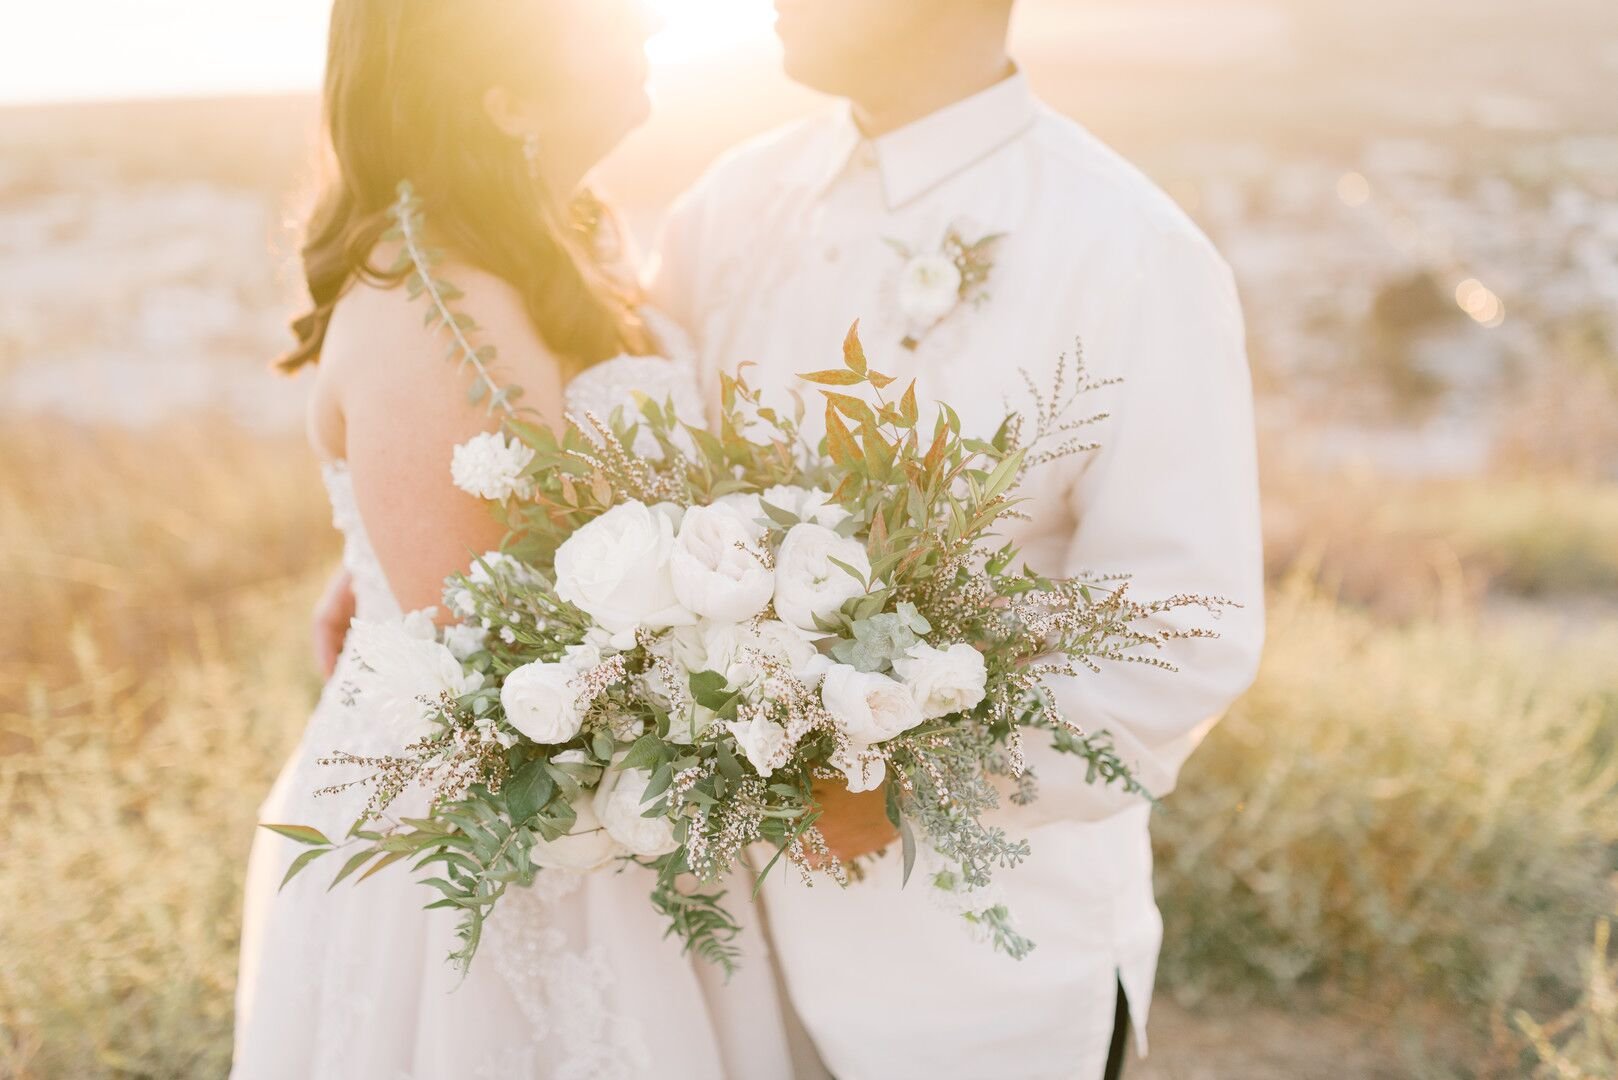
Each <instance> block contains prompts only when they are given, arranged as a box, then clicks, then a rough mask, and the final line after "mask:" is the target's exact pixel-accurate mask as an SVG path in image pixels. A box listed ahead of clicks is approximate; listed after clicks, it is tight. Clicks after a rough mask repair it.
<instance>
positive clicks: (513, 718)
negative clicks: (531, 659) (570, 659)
mask: <svg viewBox="0 0 1618 1080" xmlns="http://www.w3.org/2000/svg"><path fill="white" fill-rule="evenodd" d="M577 677H578V672H577V671H575V670H574V669H573V668H572V667H571V666H569V665H567V664H527V665H525V666H523V667H520V668H518V669H517V670H516V671H513V672H512V673H511V674H510V675H507V676H506V681H505V684H504V685H502V686H501V687H500V705H501V707H503V708H504V709H505V711H506V723H508V724H510V725H511V726H512V727H514V728H516V729H517V730H518V731H520V732H522V733H523V734H524V735H526V736H528V737H529V738H530V739H532V740H534V741H535V742H537V743H543V744H545V745H548V746H549V745H555V744H556V743H565V742H567V741H568V740H569V739H572V738H574V737H576V736H577V735H578V733H579V730H580V729H581V728H582V727H583V726H584V711H583V710H582V709H580V708H579V691H578V688H577V687H575V686H574V685H573V680H574V679H575V678H577Z"/></svg>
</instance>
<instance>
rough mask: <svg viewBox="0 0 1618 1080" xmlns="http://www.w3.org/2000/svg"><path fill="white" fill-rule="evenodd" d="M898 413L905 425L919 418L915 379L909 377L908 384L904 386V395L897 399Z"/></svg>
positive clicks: (919, 411)
mask: <svg viewBox="0 0 1618 1080" xmlns="http://www.w3.org/2000/svg"><path fill="white" fill-rule="evenodd" d="M899 415H900V416H902V417H904V422H905V424H906V425H913V424H915V422H916V421H917V420H918V419H920V418H921V410H920V409H919V408H918V407H917V405H916V380H914V379H911V380H910V385H909V386H907V387H905V393H904V397H902V398H900V399H899Z"/></svg>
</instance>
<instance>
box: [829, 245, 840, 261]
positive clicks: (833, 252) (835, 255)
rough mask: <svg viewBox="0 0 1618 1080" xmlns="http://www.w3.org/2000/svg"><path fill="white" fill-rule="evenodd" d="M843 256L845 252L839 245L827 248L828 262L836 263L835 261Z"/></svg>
mask: <svg viewBox="0 0 1618 1080" xmlns="http://www.w3.org/2000/svg"><path fill="white" fill-rule="evenodd" d="M842 257H843V253H842V251H840V250H839V249H838V248H837V247H835V246H833V247H829V248H827V249H826V261H827V262H829V263H834V262H836V261H837V260H838V259H840V258H842Z"/></svg>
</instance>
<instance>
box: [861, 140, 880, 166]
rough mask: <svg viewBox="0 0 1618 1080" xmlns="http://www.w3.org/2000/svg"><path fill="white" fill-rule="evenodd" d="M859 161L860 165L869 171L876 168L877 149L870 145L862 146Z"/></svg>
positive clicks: (864, 144)
mask: <svg viewBox="0 0 1618 1080" xmlns="http://www.w3.org/2000/svg"><path fill="white" fill-rule="evenodd" d="M858 160H859V163H860V165H861V166H862V167H864V168H867V169H871V168H875V167H876V147H874V146H872V145H871V144H870V143H863V144H861V146H860V154H859V159H858Z"/></svg>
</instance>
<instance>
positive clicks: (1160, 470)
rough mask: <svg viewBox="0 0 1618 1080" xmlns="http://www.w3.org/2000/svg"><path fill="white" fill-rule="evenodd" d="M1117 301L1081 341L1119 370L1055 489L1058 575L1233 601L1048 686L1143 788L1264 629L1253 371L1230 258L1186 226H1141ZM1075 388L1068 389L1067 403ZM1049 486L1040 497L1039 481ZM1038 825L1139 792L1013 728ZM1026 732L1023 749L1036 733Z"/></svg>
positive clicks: (1152, 592)
mask: <svg viewBox="0 0 1618 1080" xmlns="http://www.w3.org/2000/svg"><path fill="white" fill-rule="evenodd" d="M1120 301H1121V302H1125V303H1127V305H1128V308H1127V311H1128V313H1127V314H1125V315H1123V316H1121V317H1119V318H1118V321H1117V322H1116V324H1115V325H1114V327H1113V328H1110V329H1109V330H1108V331H1107V332H1105V333H1103V334H1102V335H1101V337H1100V338H1099V339H1098V340H1097V341H1094V342H1086V346H1087V351H1089V353H1090V355H1092V356H1093V357H1095V358H1096V360H1097V364H1098V370H1095V371H1093V372H1092V373H1091V374H1092V375H1094V376H1110V375H1113V374H1116V375H1119V376H1120V377H1121V378H1122V380H1123V381H1122V383H1121V384H1119V385H1118V386H1117V387H1115V388H1113V389H1112V391H1111V394H1112V395H1113V396H1112V397H1111V401H1110V403H1109V411H1110V413H1111V418H1110V419H1109V420H1108V421H1106V422H1104V423H1102V424H1101V425H1100V426H1099V427H1098V428H1097V429H1095V431H1096V434H1095V439H1096V441H1097V442H1099V443H1100V444H1101V447H1100V449H1099V450H1097V451H1095V452H1094V453H1093V454H1092V455H1090V456H1088V457H1086V458H1084V459H1082V460H1079V459H1075V467H1074V469H1073V473H1072V475H1071V479H1070V480H1069V482H1068V483H1067V484H1065V485H1064V492H1063V495H1064V497H1065V498H1066V499H1067V501H1068V503H1069V506H1068V507H1067V509H1068V511H1069V512H1070V514H1071V516H1072V518H1073V520H1075V521H1076V522H1077V523H1078V524H1077V527H1076V531H1075V532H1074V534H1073V537H1072V540H1071V543H1070V545H1069V549H1068V555H1067V560H1066V566H1065V567H1064V571H1065V572H1066V573H1068V574H1071V575H1079V574H1098V575H1110V574H1127V575H1129V577H1130V584H1129V594H1130V595H1131V596H1133V597H1134V598H1135V599H1137V600H1140V601H1148V600H1158V599H1166V598H1168V597H1171V596H1176V595H1179V594H1184V593H1197V594H1202V595H1215V596H1223V597H1227V598H1229V599H1231V600H1234V601H1237V602H1238V603H1240V604H1241V605H1242V606H1241V607H1240V608H1238V609H1230V610H1226V611H1224V612H1223V613H1222V614H1220V615H1219V616H1218V617H1217V618H1216V617H1214V616H1212V615H1210V614H1209V613H1208V612H1207V611H1206V610H1204V609H1201V608H1194V607H1193V608H1184V609H1180V610H1176V611H1172V612H1168V613H1165V614H1163V615H1161V616H1159V617H1157V618H1156V619H1155V620H1154V623H1153V625H1152V627H1151V629H1154V630H1186V629H1191V628H1195V627H1207V628H1209V629H1212V630H1215V631H1217V633H1218V635H1219V636H1218V637H1217V638H1216V639H1202V640H1180V641H1171V642H1169V643H1168V644H1167V645H1166V646H1165V647H1164V648H1163V649H1162V650H1161V651H1157V652H1154V653H1148V654H1146V655H1155V656H1156V657H1157V658H1159V659H1161V660H1166V661H1168V662H1169V663H1171V664H1173V665H1174V666H1175V668H1176V669H1177V670H1175V671H1165V670H1161V669H1159V668H1155V667H1151V666H1148V665H1144V664H1133V663H1119V662H1103V663H1102V665H1101V667H1102V670H1101V671H1100V672H1099V673H1095V672H1089V671H1082V670H1081V671H1080V672H1079V673H1078V674H1077V675H1074V676H1064V677H1061V678H1057V679H1053V680H1051V681H1050V682H1049V683H1048V684H1047V685H1048V688H1049V689H1050V691H1051V692H1052V694H1053V696H1054V698H1055V700H1056V701H1057V703H1058V704H1059V705H1060V707H1061V708H1062V710H1063V712H1064V713H1065V714H1066V716H1067V717H1068V718H1069V719H1070V720H1072V721H1074V722H1076V723H1078V724H1080V725H1081V726H1083V727H1084V728H1085V729H1086V730H1087V731H1090V732H1108V733H1110V734H1111V736H1112V739H1113V743H1114V745H1115V746H1116V749H1117V751H1118V753H1119V755H1120V756H1121V757H1122V758H1123V759H1124V761H1125V762H1127V763H1128V764H1129V765H1130V766H1131V767H1132V768H1133V769H1134V770H1135V772H1136V775H1137V777H1138V778H1139V780H1140V782H1141V783H1142V785H1144V786H1145V788H1146V789H1147V790H1148V791H1150V792H1151V793H1152V794H1153V795H1154V796H1159V797H1160V796H1163V795H1166V794H1168V792H1169V791H1170V790H1172V789H1173V787H1174V785H1175V781H1176V779H1177V776H1178V774H1179V770H1180V766H1181V765H1182V764H1183V763H1184V762H1185V759H1186V758H1187V757H1188V756H1189V754H1190V753H1191V751H1192V750H1193V749H1195V747H1196V745H1197V743H1198V742H1199V741H1200V740H1201V738H1202V736H1203V735H1204V734H1205V733H1206V732H1207V730H1208V728H1209V727H1211V726H1212V724H1213V723H1214V722H1215V721H1217V720H1218V718H1219V717H1220V716H1221V715H1222V714H1223V713H1224V711H1225V710H1226V709H1227V708H1228V707H1229V706H1230V705H1231V703H1232V702H1234V701H1235V700H1236V698H1237V697H1238V696H1240V695H1241V694H1242V692H1243V691H1245V690H1246V689H1247V687H1248V686H1249V685H1250V684H1251V683H1252V680H1253V678H1254V675H1255V674H1256V671H1257V668H1258V661H1259V654H1260V652H1261V650H1262V647H1263V641H1264V569H1263V551H1262V543H1263V541H1262V535H1261V529H1260V522H1259V497H1258V465H1257V455H1256V453H1255V449H1254V429H1253V400H1252V380H1251V377H1250V374H1249V371H1248V364H1247V351H1246V343H1245V333H1244V329H1243V323H1242V314H1241V306H1240V302H1239V301H1238V299H1237V295H1236V288H1235V284H1234V281H1233V280H1232V278H1231V275H1230V271H1229V268H1228V267H1227V266H1226V265H1225V263H1224V261H1223V260H1222V259H1220V258H1219V256H1218V254H1217V253H1216V252H1215V251H1214V250H1213V248H1212V247H1211V245H1209V244H1208V243H1207V242H1206V240H1204V239H1203V238H1202V237H1200V236H1198V235H1195V234H1191V233H1189V232H1184V233H1182V232H1170V233H1164V234H1160V235H1158V236H1156V237H1155V238H1154V239H1153V241H1152V242H1151V245H1150V250H1149V251H1148V253H1147V254H1146V255H1145V256H1144V257H1143V258H1142V260H1141V262H1140V265H1139V267H1138V268H1137V275H1136V277H1135V278H1134V279H1133V280H1132V281H1130V282H1129V283H1128V287H1127V288H1125V289H1124V290H1123V291H1122V293H1121V295H1120ZM1081 400H1082V399H1081ZM1053 494H1054V493H1053ZM1026 742H1027V745H1028V747H1029V750H1028V758H1029V762H1030V765H1031V766H1032V767H1033V769H1034V772H1035V775H1036V777H1037V779H1038V787H1039V792H1040V795H1039V798H1038V799H1037V800H1036V801H1035V802H1034V803H1033V804H1031V806H1030V807H1029V808H1028V812H1029V813H1031V814H1032V816H1033V817H1034V818H1035V819H1036V820H1037V821H1045V820H1096V819H1100V818H1104V817H1108V816H1110V815H1112V814H1115V813H1118V812H1119V811H1122V810H1125V809H1127V808H1129V807H1131V806H1139V805H1141V799H1140V797H1139V796H1131V795H1127V794H1125V793H1124V792H1123V791H1122V789H1121V788H1120V787H1119V786H1117V785H1113V786H1110V787H1102V786H1098V785H1092V784H1089V783H1086V782H1085V769H1084V767H1083V763H1082V762H1081V761H1079V760H1078V759H1076V758H1073V757H1071V756H1069V755H1064V754H1061V753H1058V752H1057V751H1055V750H1054V749H1053V748H1051V747H1050V745H1049V743H1050V740H1049V739H1047V738H1044V737H1043V736H1041V737H1039V738H1037V739H1034V738H1031V739H1028V740H1026ZM1035 744H1038V745H1035Z"/></svg>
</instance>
